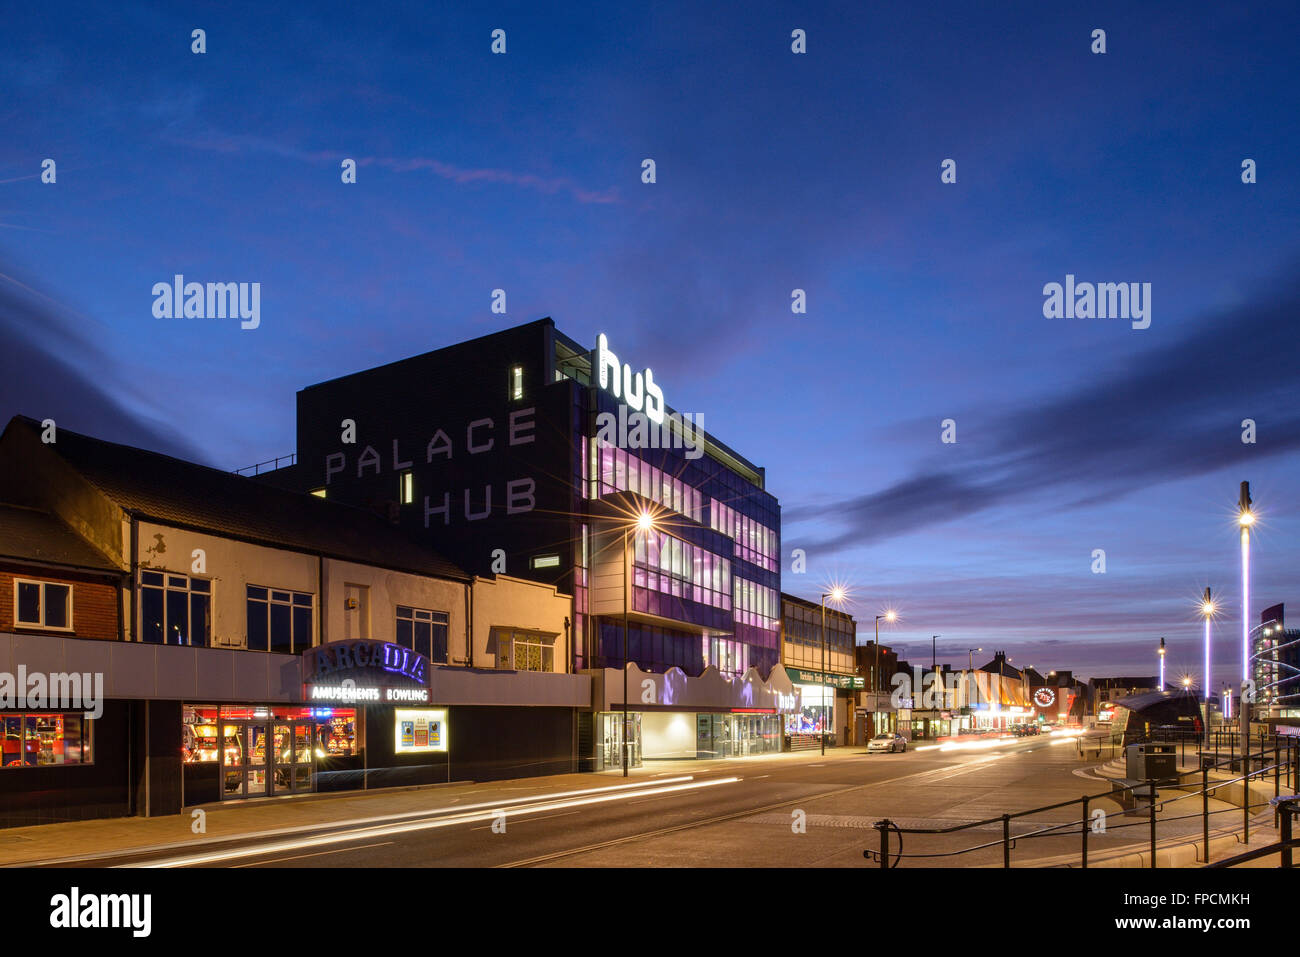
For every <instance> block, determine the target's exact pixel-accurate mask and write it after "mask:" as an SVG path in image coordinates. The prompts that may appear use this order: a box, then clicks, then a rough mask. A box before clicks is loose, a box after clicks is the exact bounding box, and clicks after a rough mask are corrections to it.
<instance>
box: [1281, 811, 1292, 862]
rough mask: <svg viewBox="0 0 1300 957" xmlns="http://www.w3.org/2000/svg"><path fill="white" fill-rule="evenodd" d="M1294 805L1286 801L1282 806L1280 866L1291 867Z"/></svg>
mask: <svg viewBox="0 0 1300 957" xmlns="http://www.w3.org/2000/svg"><path fill="white" fill-rule="evenodd" d="M1294 808H1295V805H1294V804H1292V803H1291V802H1290V801H1287V802H1286V803H1284V804H1283V805H1282V866H1283V867H1290V866H1291V813H1292V811H1293V810H1294Z"/></svg>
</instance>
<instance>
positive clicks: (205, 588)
mask: <svg viewBox="0 0 1300 957" xmlns="http://www.w3.org/2000/svg"><path fill="white" fill-rule="evenodd" d="M190 591H201V592H209V591H212V582H210V581H204V580H203V579H202V578H191V579H190Z"/></svg>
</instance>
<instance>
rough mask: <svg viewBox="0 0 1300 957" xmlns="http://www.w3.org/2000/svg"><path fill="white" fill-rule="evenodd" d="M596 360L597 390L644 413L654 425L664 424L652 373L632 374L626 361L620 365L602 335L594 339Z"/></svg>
mask: <svg viewBox="0 0 1300 957" xmlns="http://www.w3.org/2000/svg"><path fill="white" fill-rule="evenodd" d="M593 351H594V352H595V361H594V362H593V363H592V364H593V365H594V366H595V367H596V380H597V381H598V382H599V383H600V387H601V388H602V389H604V390H605V391H606V392H608V393H609V394H610V395H612V396H613V397H614V398H616V399H622V400H623V401H624V402H626V403H627V404H628V405H629V406H631V407H632V409H633V411H636V412H640V411H642V410H643V409H644V410H645V414H646V417H647V418H649V419H650V421H651V422H653V423H655V425H662V424H663V421H664V393H663V390H662V389H660V388H659V386H657V385H655V377H654V373H653V372H652V371H651V370H649V369H646V370H645V371H643V372H637V373H635V374H634V373H633V372H632V367H631V366H630V365H628V364H627V363H626V362H624V363H620V362H619V361H618V356H616V355H614V353H612V352H610V351H609V340H607V339H606V338H605V334H604V333H603V332H602V333H601V334H600V335H598V336H597V337H596V348H595V349H594V350H593Z"/></svg>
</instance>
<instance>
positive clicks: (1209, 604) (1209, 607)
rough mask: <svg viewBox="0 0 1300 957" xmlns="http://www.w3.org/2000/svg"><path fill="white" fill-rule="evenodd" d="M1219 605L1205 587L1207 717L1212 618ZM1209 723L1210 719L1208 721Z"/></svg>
mask: <svg viewBox="0 0 1300 957" xmlns="http://www.w3.org/2000/svg"><path fill="white" fill-rule="evenodd" d="M1215 611H1217V607H1216V606H1215V604H1214V599H1213V598H1211V597H1210V589H1209V588H1208V587H1207V588H1206V589H1205V600H1204V601H1203V602H1201V614H1202V615H1204V616H1205V706H1206V709H1207V710H1206V717H1209V711H1208V709H1209V706H1210V619H1212V618H1213V617H1214V613H1215ZM1206 723H1207V724H1208V723H1209V722H1208V721H1207V722H1206Z"/></svg>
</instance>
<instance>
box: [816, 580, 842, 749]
mask: <svg viewBox="0 0 1300 957" xmlns="http://www.w3.org/2000/svg"><path fill="white" fill-rule="evenodd" d="M827 598H829V599H830V600H831V601H833V602H835V604H836V605H839V604H840V603H842V602H843V601H844V589H843V588H841V587H840V586H839V585H836V586H835V587H834V588H832V589H831V590H830V592H829V593H823V594H822V680H821V694H822V754H823V755H825V754H826V726H827V718H826V599H827Z"/></svg>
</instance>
